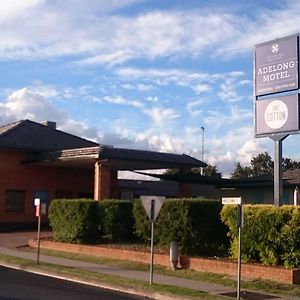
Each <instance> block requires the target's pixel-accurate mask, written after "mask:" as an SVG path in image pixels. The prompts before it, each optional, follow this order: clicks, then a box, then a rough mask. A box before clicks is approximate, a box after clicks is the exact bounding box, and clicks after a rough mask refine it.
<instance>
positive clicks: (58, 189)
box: [0, 150, 94, 223]
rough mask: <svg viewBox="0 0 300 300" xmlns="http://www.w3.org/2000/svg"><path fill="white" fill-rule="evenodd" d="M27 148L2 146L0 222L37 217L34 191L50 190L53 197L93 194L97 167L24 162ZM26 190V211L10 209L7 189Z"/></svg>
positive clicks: (51, 197) (0, 158) (31, 219)
mask: <svg viewBox="0 0 300 300" xmlns="http://www.w3.org/2000/svg"><path fill="white" fill-rule="evenodd" d="M27 155H28V154H27V153H26V152H21V151H9V150H0V166H1V168H0V178H1V179H0V222H1V223H2V222H3V223H5V222H32V221H35V219H36V218H35V212H34V205H33V197H34V193H35V192H37V191H43V192H47V193H48V195H49V200H51V199H54V198H56V197H57V195H63V194H66V195H71V196H72V197H73V198H75V197H83V196H85V195H93V177H94V170H93V169H91V168H90V169H88V168H75V167H58V166H51V165H47V166H45V165H44V166H43V165H34V164H24V163H22V161H24V160H25V159H26V158H27ZM7 190H23V191H25V208H24V211H23V212H6V211H5V202H6V191H7Z"/></svg>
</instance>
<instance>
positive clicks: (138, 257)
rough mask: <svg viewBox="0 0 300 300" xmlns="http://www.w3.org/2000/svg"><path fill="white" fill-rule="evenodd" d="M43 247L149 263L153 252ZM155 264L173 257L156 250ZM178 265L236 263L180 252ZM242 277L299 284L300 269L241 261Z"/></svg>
mask: <svg viewBox="0 0 300 300" xmlns="http://www.w3.org/2000/svg"><path fill="white" fill-rule="evenodd" d="M28 244H29V246H30V247H37V241H36V240H33V239H30V240H28ZM41 248H44V249H50V250H61V251H67V252H72V253H80V254H87V255H93V256H98V257H107V258H116V259H127V260H131V261H136V262H142V263H149V262H150V253H147V252H142V251H131V250H124V249H117V248H108V247H101V246H87V245H77V244H68V243H60V242H53V241H49V240H41ZM154 264H157V265H162V266H165V267H171V265H170V259H169V256H168V255H165V254H157V253H155V254H154ZM179 265H180V266H181V267H182V268H188V269H191V270H195V271H200V272H211V273H217V274H224V275H229V276H236V274H237V264H236V263H234V262H231V261H228V260H223V259H207V258H194V257H187V256H181V257H180V260H179ZM242 278H245V279H258V278H261V279H268V280H272V281H275V282H281V283H287V284H296V283H300V269H285V268H279V267H270V266H263V265H259V264H242Z"/></svg>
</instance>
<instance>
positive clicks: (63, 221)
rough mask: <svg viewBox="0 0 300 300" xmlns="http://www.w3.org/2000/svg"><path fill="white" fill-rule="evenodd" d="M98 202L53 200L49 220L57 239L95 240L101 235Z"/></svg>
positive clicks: (79, 241)
mask: <svg viewBox="0 0 300 300" xmlns="http://www.w3.org/2000/svg"><path fill="white" fill-rule="evenodd" d="M98 212H99V210H98V203H97V202H95V201H93V200H87V199H77V200H69V199H57V200H53V201H51V205H50V207H49V222H50V226H51V227H52V229H53V238H54V240H55V241H61V242H69V243H77V244H81V243H90V242H95V241H96V240H97V239H98V238H99V237H100V233H99V226H98V219H99V214H98Z"/></svg>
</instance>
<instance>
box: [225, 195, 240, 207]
mask: <svg viewBox="0 0 300 300" xmlns="http://www.w3.org/2000/svg"><path fill="white" fill-rule="evenodd" d="M222 204H224V205H227V204H239V205H241V204H242V197H224V198H222Z"/></svg>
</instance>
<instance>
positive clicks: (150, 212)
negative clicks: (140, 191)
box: [141, 196, 166, 222]
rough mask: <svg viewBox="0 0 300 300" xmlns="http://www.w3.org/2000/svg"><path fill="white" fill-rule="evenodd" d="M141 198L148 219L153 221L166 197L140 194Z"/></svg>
mask: <svg viewBox="0 0 300 300" xmlns="http://www.w3.org/2000/svg"><path fill="white" fill-rule="evenodd" d="M141 200H142V204H143V206H144V209H145V211H146V213H147V216H148V218H149V220H150V221H152V222H155V220H156V218H157V216H158V214H159V211H160V209H161V207H162V205H163V203H164V202H165V201H166V197H163V196H141Z"/></svg>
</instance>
